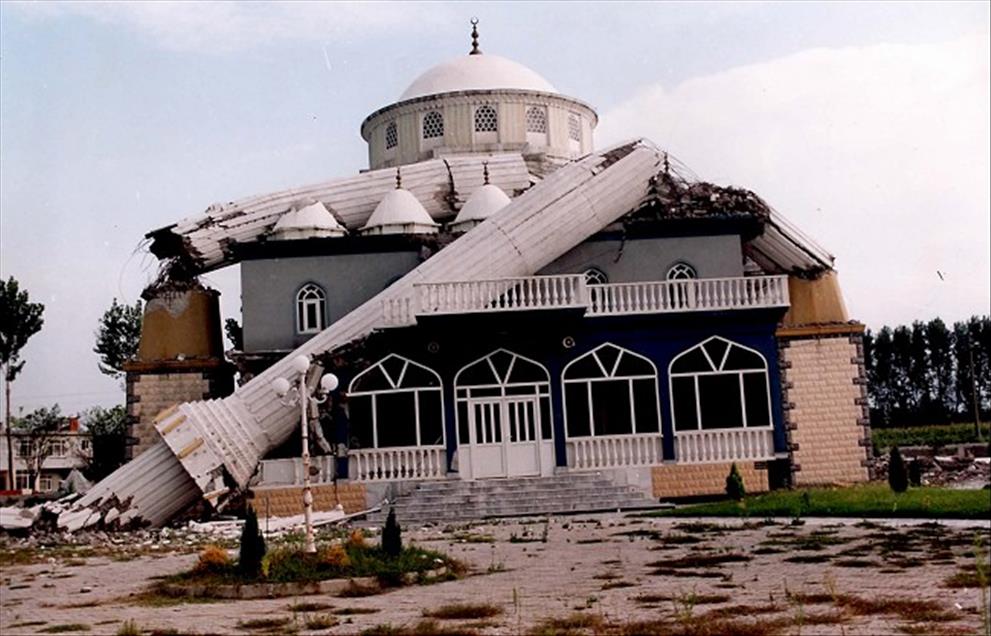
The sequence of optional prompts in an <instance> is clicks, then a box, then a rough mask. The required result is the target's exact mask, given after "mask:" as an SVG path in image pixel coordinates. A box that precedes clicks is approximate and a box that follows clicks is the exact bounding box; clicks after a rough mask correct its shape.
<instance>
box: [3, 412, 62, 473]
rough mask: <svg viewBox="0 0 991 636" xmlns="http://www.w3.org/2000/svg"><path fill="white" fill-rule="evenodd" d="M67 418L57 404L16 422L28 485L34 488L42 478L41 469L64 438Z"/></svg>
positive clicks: (15, 429) (17, 419)
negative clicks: (64, 426) (59, 441)
mask: <svg viewBox="0 0 991 636" xmlns="http://www.w3.org/2000/svg"><path fill="white" fill-rule="evenodd" d="M64 423H65V418H64V417H62V410H61V409H60V408H59V405H58V404H56V405H55V406H53V407H51V408H45V407H41V408H39V409H35V410H33V411H31V412H30V413H28V414H27V415H25V416H24V417H20V418H16V419H15V420H14V434H15V435H16V436H17V439H18V441H19V442H20V443H19V445H18V448H19V451H18V453H19V454H20V456H21V459H23V460H24V465H25V466H26V467H27V474H28V483H29V484H31V487H32V488H34V487H35V484H36V482H37V480H38V477H40V476H41V468H42V466H44V464H45V460H46V459H48V458H49V457H50V456H51V454H52V453H53V452H54V451H55V443H56V441H57V440H58V438H60V437H61V436H62V433H63V431H62V429H63V424H64Z"/></svg>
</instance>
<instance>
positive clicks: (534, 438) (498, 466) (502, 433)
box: [468, 397, 540, 478]
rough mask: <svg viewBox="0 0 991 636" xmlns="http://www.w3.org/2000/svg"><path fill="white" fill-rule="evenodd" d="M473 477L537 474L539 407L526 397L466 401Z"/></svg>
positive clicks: (535, 401)
mask: <svg viewBox="0 0 991 636" xmlns="http://www.w3.org/2000/svg"><path fill="white" fill-rule="evenodd" d="M468 418H469V427H470V429H469V434H470V444H471V456H472V473H473V477H476V478H485V477H515V476H523V475H539V474H540V409H539V408H537V400H536V399H534V398H529V397H523V398H520V397H499V398H490V399H473V400H470V401H469V402H468Z"/></svg>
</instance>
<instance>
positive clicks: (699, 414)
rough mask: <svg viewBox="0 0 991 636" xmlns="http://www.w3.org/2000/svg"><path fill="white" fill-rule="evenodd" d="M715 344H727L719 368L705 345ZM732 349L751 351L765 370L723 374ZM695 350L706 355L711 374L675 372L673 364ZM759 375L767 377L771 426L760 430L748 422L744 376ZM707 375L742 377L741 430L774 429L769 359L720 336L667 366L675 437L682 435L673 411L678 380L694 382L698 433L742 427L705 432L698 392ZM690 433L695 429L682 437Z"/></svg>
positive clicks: (693, 349) (769, 421)
mask: <svg viewBox="0 0 991 636" xmlns="http://www.w3.org/2000/svg"><path fill="white" fill-rule="evenodd" d="M713 340H721V341H723V342H725V343H727V347H726V351H724V352H723V357H722V360H720V361H719V363H718V365H717V364H716V361H715V360H713V359H712V357H711V356H710V355H709V352H708V351H706V350H705V345H706V344H707V343H709V342H712V341H713ZM733 347H739V348H740V349H743V350H744V351H749V352H751V353H754V354H757V356H758V357H759V358H760V359H761V362H763V364H764V367H763V368H762V369H733V370H728V371H723V370H722V369H723V366H725V365H726V360H727V359H729V353H730V351H731V350H732V349H733ZM696 349H700V350H701V351H702V353H703V355H705V359H706V361H707V362H708V363H709V367H710V370H709V371H693V372H680V373H676V372H674V371H672V369H673V368H674V364H675V363H676V362H677V361H678V360H679V359H680V358H682V357H684V356H686V355H688V354H689V353H691V352H692V351H695V350H696ZM757 374H763V375H764V386H766V387H767V419H768V422H767V424H761V425H758V426H750V425H749V423H748V422H747V395H746V391H745V389H744V384H743V376H744V375H757ZM707 375H727V376H730V375H736V376H738V377H739V383H738V386H739V388H740V393H739V397H740V413H741V414H742V418H743V426H742V428H745V429H747V430H754V429H771V428H774V412H773V411H772V410H771V377H770V374H769V373H768V365H767V358H765V357H764V354H762V353H761V352H760V351H757V350H756V349H752V348H750V347H747V346H744V345H742V344H740V343H738V342H733V341H732V340H728V339H726V338H723V337H721V336H711V337H709V338H706V339H705V340H703V341H702V342H700V343H698V344H696V345H694V346H692V347H689V348H688V349H685V350H684V351H682V352H681V353H679V354H678V355H676V356H675V357H674V358H672V359H671V362H670V364H668V395H670V396H671V430H673V431H674V433H675V434H678V433H679V430H678V422H677V419H676V417H675V408H674V401H675V393H674V379H675V378H692V379H693V381H694V391H695V429H694V430H698V431H703V430H704V431H720V430H734V429H738V428H741V427H737V426H726V427H721V428H705V429H703V428H702V404H701V400H700V397H699V396H700V392H699V377H702V376H707ZM691 430H693V429H682V430H681V431H680V432H682V433H688V432H691Z"/></svg>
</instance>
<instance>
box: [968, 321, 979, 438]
mask: <svg viewBox="0 0 991 636" xmlns="http://www.w3.org/2000/svg"><path fill="white" fill-rule="evenodd" d="M967 353H968V357H969V358H970V395H971V400H972V402H973V407H974V433H975V434H976V435H977V441H982V437H981V409H980V401H979V400H978V398H977V374H976V373H974V339H973V337H971V338H968V339H967Z"/></svg>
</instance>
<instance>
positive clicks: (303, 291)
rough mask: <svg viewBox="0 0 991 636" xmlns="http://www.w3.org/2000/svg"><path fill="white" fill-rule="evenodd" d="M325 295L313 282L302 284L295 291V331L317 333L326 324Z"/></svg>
mask: <svg viewBox="0 0 991 636" xmlns="http://www.w3.org/2000/svg"><path fill="white" fill-rule="evenodd" d="M326 317H327V295H326V294H324V291H323V289H321V288H320V286H318V285H314V284H313V283H308V284H306V285H303V287H302V288H300V290H299V291H298V292H297V293H296V331H297V332H299V333H317V332H318V331H323V329H324V327H326V326H327V320H326Z"/></svg>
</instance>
